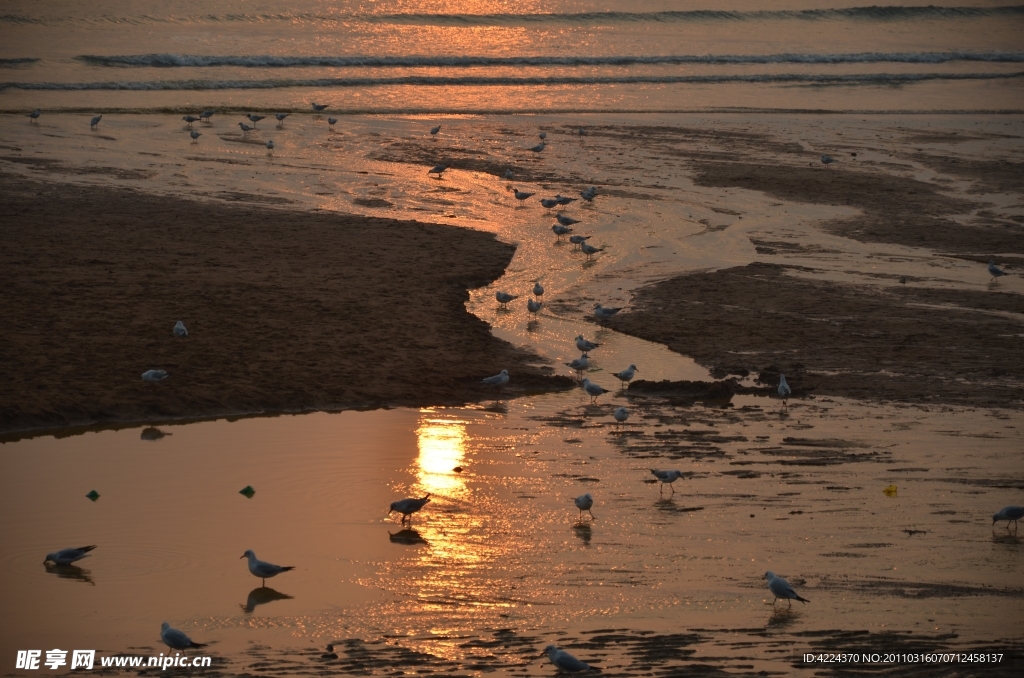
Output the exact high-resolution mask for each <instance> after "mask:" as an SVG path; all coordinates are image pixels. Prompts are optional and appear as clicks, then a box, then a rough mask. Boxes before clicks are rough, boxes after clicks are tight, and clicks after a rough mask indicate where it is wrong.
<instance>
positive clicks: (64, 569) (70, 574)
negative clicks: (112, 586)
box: [43, 564, 96, 586]
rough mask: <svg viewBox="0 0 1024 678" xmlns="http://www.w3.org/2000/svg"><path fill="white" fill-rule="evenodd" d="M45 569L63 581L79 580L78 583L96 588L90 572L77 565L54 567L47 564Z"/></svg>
mask: <svg viewBox="0 0 1024 678" xmlns="http://www.w3.org/2000/svg"><path fill="white" fill-rule="evenodd" d="M43 567H45V568H46V571H47V572H49V573H50V574H55V575H57V576H58V577H60V578H61V579H77V580H78V581H84V582H85V583H86V584H89V585H90V586H96V582H94V581H93V580H92V577H90V576H89V570H83V569H82V568H80V567H78V566H77V565H53V564H47V565H44V566H43Z"/></svg>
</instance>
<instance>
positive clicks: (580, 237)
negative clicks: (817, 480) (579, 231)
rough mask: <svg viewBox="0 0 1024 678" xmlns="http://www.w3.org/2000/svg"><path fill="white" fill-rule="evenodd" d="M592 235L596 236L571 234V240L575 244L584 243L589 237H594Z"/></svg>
mask: <svg viewBox="0 0 1024 678" xmlns="http://www.w3.org/2000/svg"><path fill="white" fill-rule="evenodd" d="M592 237H594V236H592V235H570V236H569V242H571V243H572V244H573V245H582V244H583V243H585V242H586V241H587V240H588V239H589V238H592Z"/></svg>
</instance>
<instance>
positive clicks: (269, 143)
mask: <svg viewBox="0 0 1024 678" xmlns="http://www.w3.org/2000/svg"><path fill="white" fill-rule="evenodd" d="M267 155H274V140H273V139H267Z"/></svg>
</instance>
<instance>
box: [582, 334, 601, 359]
mask: <svg viewBox="0 0 1024 678" xmlns="http://www.w3.org/2000/svg"><path fill="white" fill-rule="evenodd" d="M600 345H601V344H595V343H593V342H591V341H587V340H586V339H584V338H583V335H582V334H581V335H579V336H578V337H576V348H578V349H579V350H581V351H583V355H587V354H588V353H590V352H591V351H593V350H594V349H595V348H597V347H598V346H600Z"/></svg>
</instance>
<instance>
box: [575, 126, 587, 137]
mask: <svg viewBox="0 0 1024 678" xmlns="http://www.w3.org/2000/svg"><path fill="white" fill-rule="evenodd" d="M576 134H579V135H580V136H581V137H585V136H587V130H585V129H583V128H582V127H580V128H579V129H578V130H576Z"/></svg>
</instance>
